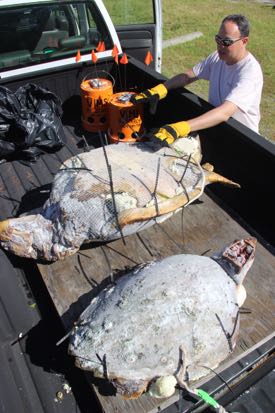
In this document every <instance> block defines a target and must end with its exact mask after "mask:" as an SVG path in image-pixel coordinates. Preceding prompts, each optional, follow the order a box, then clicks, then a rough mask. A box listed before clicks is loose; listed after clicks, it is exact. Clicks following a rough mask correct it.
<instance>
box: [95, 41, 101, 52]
mask: <svg viewBox="0 0 275 413" xmlns="http://www.w3.org/2000/svg"><path fill="white" fill-rule="evenodd" d="M100 48H101V41H100V42H98V45H97V46H96V49H95V50H96V51H97V52H99V51H100Z"/></svg>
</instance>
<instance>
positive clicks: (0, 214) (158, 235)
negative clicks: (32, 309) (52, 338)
mask: <svg viewBox="0 0 275 413" xmlns="http://www.w3.org/2000/svg"><path fill="white" fill-rule="evenodd" d="M130 73H131V65H129V67H128V74H129V75H130ZM141 73H143V72H142V71H141ZM134 74H135V76H136V73H135V72H134ZM149 74H150V71H149V73H147V76H148V77H150V76H149ZM58 75H59V74H56V77H54V76H53V77H49V79H48V78H46V79H44V80H43V79H42V80H41V82H43V81H44V82H46V83H47V82H48V83H47V85H48V87H49V89H50V90H58V92H59V93H58V94H59V96H61V97H62V98H63V95H62V94H64V99H65V98H67V97H68V94H71V95H73V94H74V90H75V89H76V87H75V85H74V83H73V79H74V73H69V72H68V73H67V74H66V76H67V77H68V79H67V80H68V81H67V82H65V80H64V76H65V75H64V76H63V80H64V82H63V83H64V84H65V85H66V87H67V86H68V87H69V88H71V89H72V90H69V91H67V90H66V88H62V90H60V89H58V87H59V86H60V83H58V82H57V79H58ZM81 75H82V74H81ZM79 78H80V74H79V75H78V76H77V81H78V80H79ZM37 80H38V79H37ZM151 80H152V79H150V81H151ZM55 81H56V84H55ZM36 83H38V81H37V82H36ZM17 86H19V85H16V84H15V85H14V88H16V87H17ZM60 87H61V86H60ZM188 96H189V94H186V93H184V96H180V95H179V94H178V96H177V99H178V100H177V101H178V102H180V104H182V105H183V106H184V105H186V110H187V111H188V110H189V111H190V112H192V111H193V110H194V108H196V110H199V109H198V107H199V106H198V104H197V102H195V103H193V104H192V99H193V96H192V97H191V99H190V100H189V97H188ZM169 99H170V100H169ZM172 99H175V96H173V95H171V97H170V98H167V101H166V103H164V104H162V105H159V113H158V118H159V119H161V121H162V123H164V122H165V121H166V119H167V118H168V117H169V116H172V115H171V113H169V111H168V110H167V107H168V106H169V102H170V103H171V100H172ZM180 104H179V105H176V106H174V107H175V108H177V110H175V111H173V116H174V117H175V120H177V119H176V117H177V116H178V113H176V112H180V111H182V110H183V107H181V106H180ZM170 112H171V111H170ZM154 121H156V119H155V120H154V119H153V123H154ZM169 121H170V122H171V120H170V119H169ZM232 122H233V121H231V123H232ZM233 123H234V122H233ZM64 127H65V134H66V145H65V146H64V147H63V148H62V149H61V150H60V151H58V152H57V153H54V154H45V155H42V156H41V157H40V158H39V159H38V160H37V162H35V163H33V164H31V165H29V166H27V165H23V164H22V163H20V162H18V161H13V162H8V163H3V164H0V219H6V218H8V217H11V216H16V215H17V214H18V213H19V212H20V213H22V212H27V211H29V210H30V209H31V208H34V207H39V206H41V205H42V204H43V203H44V201H45V200H46V199H47V197H48V194H49V192H48V191H49V190H50V187H51V182H52V179H53V176H54V174H55V173H56V172H57V170H58V169H59V167H60V165H61V164H62V162H63V161H64V160H66V159H67V158H68V157H70V156H73V155H74V154H76V153H80V152H83V150H84V149H85V145H86V141H87V142H88V145H89V146H90V148H92V147H93V146H98V144H99V142H98V138H96V137H95V136H94V135H91V134H85V136H86V140H84V139H83V137H82V132H81V128H79V121H78V122H75V123H74V121H73V120H70V119H69V117H67V122H66V125H65V126H64ZM226 128H228V134H229V132H230V133H231V136H230V137H229V136H227V137H226V139H224V140H221V137H220V136H218V135H219V133H218V132H219V129H217V132H215V129H213V130H211V136H210V132H209V136H203V152H204V154H205V155H206V159H205V160H206V161H207V160H210V161H211V159H214V164H215V166H216V164H217V165H218V172H223V169H225V170H226V175H227V177H228V178H231V179H235V180H237V179H236V177H238V176H240V177H241V178H242V180H243V182H242V184H243V185H242V186H243V188H242V189H241V190H236V189H229V188H225V189H219V188H220V187H218V186H215V189H214V193H215V194H217V196H219V195H220V194H221V195H222V197H223V199H225V200H228V201H229V204H230V203H231V205H233V206H234V207H235V208H236V211H238V210H241V211H244V210H245V213H247V210H248V211H249V206H250V207H251V208H250V211H253V213H252V212H251V214H252V215H253V216H252V218H251V222H253V223H255V224H256V228H260V229H261V228H262V227H263V228H264V230H263V231H262V234H263V235H266V234H267V235H268V237H269V239H270V240H273V239H274V234H273V231H272V227H273V224H272V223H271V224H270V226H269V225H266V222H267V220H268V216H267V215H268V214H265V213H264V211H266V210H267V209H266V208H268V211H269V210H271V209H272V208H273V203H272V202H273V201H272V200H271V202H269V203H268V205H267V206H266V205H265V206H262V207H261V213H262V212H263V213H262V214H261V218H262V221H263V224H262V222H260V225H258V223H257V220H255V219H254V214H255V211H258V213H259V206H260V205H261V204H260V196H257V198H256V199H255V195H254V193H253V192H252V191H251V187H252V185H254V183H253V182H250V181H246V180H245V179H246V170H247V166H246V164H247V165H248V164H249V165H251V162H250V158H251V157H252V158H253V157H255V156H256V153H257V151H256V150H255V152H254V151H253V147H250V146H251V145H252V146H253V145H254V143H253V141H251V142H252V143H251V144H250V141H247V138H246V137H245V138H244V139H242V140H241V145H240V142H239V141H238V147H237V145H236V144H235V140H236V141H237V139H238V138H239V136H240V134H241V131H239V130H237V129H230V125H229V126H228V125H226V126H225V128H224V131H226ZM206 135H208V134H206ZM206 142H207V144H206ZM254 146H255V145H254ZM247 147H249V148H250V150H249V151H248V154H247V156H245V157H243V158H244V159H245V162H238V163H237V162H232V159H237V158H236V155H237V154H239V152H240V150H241V152H243V154H246V152H245V150H246V148H247ZM264 150H265V148H262V149H261V151H264ZM272 150H273V149H272ZM225 151H226V153H227V154H229V155H230V156H228V157H227V158H226V159H224V158H223V157H222V154H223V153H224V152H225ZM266 152H267V151H266ZM270 154H271V151H270ZM231 155H232V156H231ZM265 156H266V158H264V156H263V160H262V165H261V166H262V167H263V166H264V167H265V169H263V168H262V169H260V171H261V174H262V175H263V174H265V175H266V177H267V181H263V180H262V182H261V184H262V188H263V193H266V191H267V189H268V188H271V186H270V180H271V173H267V174H266V170H267V168H268V171H269V170H270V171H271V170H272V168H273V158H272V161H270V163H268V162H269V158H270V159H271V157H270V156H269V152H267V155H265ZM207 158H208V159H207ZM238 159H239V158H238ZM240 159H242V157H241V156H240ZM262 175H261V176H262ZM244 177H245V179H244ZM251 181H252V178H251ZM266 188H267V189H266ZM233 191H240V192H239V194H240V195H239V196H237V197H236V196H234V195H233V194H234V193H235V192H233ZM258 193H261V191H258ZM231 194H232V195H233V196H231ZM251 199H252V200H253V202H254V208H252V203H251V202H250V200H251ZM265 200H266V198H265ZM248 201H249V202H248ZM255 201H257V204H255ZM273 213H274V211H273ZM243 216H245V215H244V214H243ZM269 217H270V215H269ZM257 225H258V226H257ZM249 233H252V234H253V235H254V236H255V235H256V234H255V227H254V228H253V229H251V231H250V229H249V225H245V227H242V226H241V225H240V223H238V222H237V221H236V220H235V219H234V218H233V217H232V216H231V215H230V214H229V213H228V212H225V210H224V209H223V208H221V207H220V206H219V205H218V203H217V202H215V201H214V200H213V199H212V197H211V198H210V197H209V196H208V195H207V194H204V195H203V196H202V197H201V198H200V200H199V201H197V202H196V203H194V204H192V205H190V206H188V207H187V208H186V209H184V211H183V214H181V213H178V214H176V215H175V216H174V217H172V218H170V219H169V220H167V221H166V222H164V223H163V224H161V225H155V226H153V227H152V228H149V229H148V230H146V231H143V232H140V233H139V234H136V235H132V236H130V237H127V238H126V239H125V241H126V244H125V245H124V244H123V242H122V240H117V241H114V242H111V243H108V244H94V245H89V246H84V247H83V248H82V249H81V251H80V252H79V253H77V254H75V255H74V256H72V257H70V258H67V259H66V260H65V261H60V262H56V263H53V264H45V263H38V264H37V269H38V270H39V272H40V274H41V279H42V280H43V282H44V284H45V286H46V289H47V291H48V293H49V294H50V297H51V300H52V302H53V305H54V306H55V309H56V311H57V313H58V315H59V317H60V319H61V321H62V323H63V326H64V329H65V331H69V330H70V328H71V327H72V325H73V323H74V321H76V319H77V317H78V316H79V314H80V313H81V311H82V310H83V309H84V308H85V307H86V305H88V303H89V300H90V298H91V296H93V294H95V293H96V292H97V291H98V290H99V289H100V288H101V287H102V286H103V285H105V284H106V283H107V282H108V281H109V279H110V278H109V277H110V274H111V273H112V272H115V271H116V270H122V269H125V267H127V266H129V267H132V266H134V265H136V264H139V263H141V262H144V261H150V260H152V259H155V258H162V257H165V256H168V255H172V254H179V253H195V254H206V255H211V253H212V252H213V251H215V250H217V249H220V248H221V247H222V246H223V245H224V244H225V243H228V242H231V241H232V240H234V239H236V238H242V237H245V236H247V235H249ZM259 239H261V240H262V239H263V237H262V235H261V237H259ZM264 245H266V244H264V243H263V244H260V243H259V244H258V246H257V251H256V259H255V262H254V265H253V267H252V269H251V270H250V272H249V274H248V276H247V278H246V280H245V287H246V289H247V293H248V298H247V301H246V303H245V306H246V307H248V308H250V309H251V311H252V313H251V314H246V315H242V316H241V328H240V338H239V341H238V346H237V348H236V349H235V351H234V353H233V355H232V360H234V358H235V357H237V356H240V355H241V354H242V353H243V352H245V351H246V350H247V349H249V348H250V347H251V346H253V345H254V344H256V343H258V342H260V341H261V340H262V339H264V338H265V337H266V336H268V335H270V334H272V333H273V332H274V327H275V318H274V310H275V302H274V299H273V297H272V292H273V291H274V289H275V279H274V270H273V269H274V267H275V257H274V255H273V254H272V253H271V252H269V251H268V250H267V249H266V248H265V247H264ZM273 245H274V244H273ZM18 262H19V263H20V265H21V267H22V269H24V268H25V269H26V266H27V264H26V263H27V262H28V260H24V259H19V260H18ZM34 276H37V275H34ZM38 298H39V297H38ZM63 344H64V343H63ZM86 376H87V380H88V382H89V383H90V385H91V387H92V388H93V390H94V392H95V393H96V395H97V398H98V400H99V402H100V405H101V408H102V409H103V410H104V411H106V412H110V413H111V412H114V411H118V412H124V411H129V412H130V413H136V412H139V413H145V412H146V413H149V412H156V411H159V409H164V408H166V407H167V406H170V405H171V404H172V403H174V402H175V401H176V400H177V398H178V395H175V396H174V397H172V398H170V399H168V400H165V401H161V402H159V401H158V400H154V399H152V398H149V397H148V396H146V395H144V396H142V397H141V398H140V399H138V400H136V401H125V400H123V399H121V398H120V397H118V396H116V397H115V396H114V395H113V394H112V391H113V389H111V388H110V387H108V386H107V388H106V386H105V385H103V384H102V383H101V382H100V381H98V380H97V381H95V380H94V379H92V377H91V375H89V374H87V375H86ZM108 391H109V394H108ZM106 392H107V393H106ZM110 392H111V395H110Z"/></svg>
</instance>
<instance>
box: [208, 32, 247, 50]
mask: <svg viewBox="0 0 275 413" xmlns="http://www.w3.org/2000/svg"><path fill="white" fill-rule="evenodd" d="M242 39H243V37H240V38H239V39H235V40H234V39H223V38H222V37H220V36H219V35H218V34H216V36H215V41H216V43H217V44H222V45H223V46H224V47H229V46H232V44H234V43H236V42H238V41H239V40H242Z"/></svg>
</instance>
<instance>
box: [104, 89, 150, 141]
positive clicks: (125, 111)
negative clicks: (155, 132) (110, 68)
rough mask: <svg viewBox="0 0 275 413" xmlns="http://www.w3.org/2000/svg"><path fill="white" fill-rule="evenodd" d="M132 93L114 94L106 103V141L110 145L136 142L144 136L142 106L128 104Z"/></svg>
mask: <svg viewBox="0 0 275 413" xmlns="http://www.w3.org/2000/svg"><path fill="white" fill-rule="evenodd" d="M132 94H134V92H119V93H115V94H114V95H113V96H112V97H111V98H110V99H109V103H108V123H109V129H108V139H109V142H111V143H118V142H136V141H139V140H142V136H143V134H144V130H143V126H142V121H143V104H138V105H133V104H132V103H131V102H130V97H131V95H132Z"/></svg>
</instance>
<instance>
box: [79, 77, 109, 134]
mask: <svg viewBox="0 0 275 413" xmlns="http://www.w3.org/2000/svg"><path fill="white" fill-rule="evenodd" d="M80 90H81V102H82V126H83V128H84V129H85V130H87V131H89V132H98V131H107V130H108V117H107V103H108V100H109V99H110V97H111V96H112V94H113V83H112V82H111V81H110V80H108V79H104V78H93V79H87V80H86V79H84V80H83V81H82V83H81V85H80Z"/></svg>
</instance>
